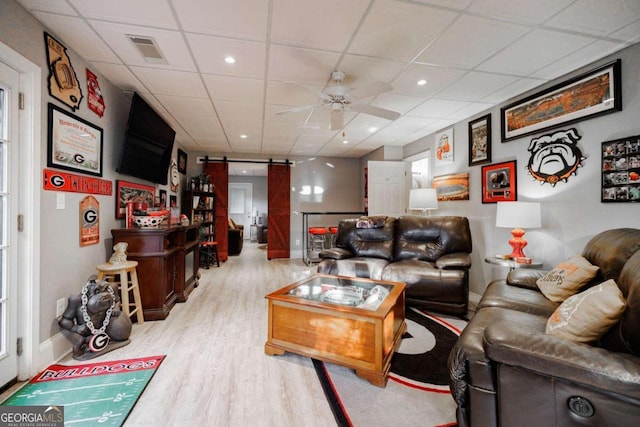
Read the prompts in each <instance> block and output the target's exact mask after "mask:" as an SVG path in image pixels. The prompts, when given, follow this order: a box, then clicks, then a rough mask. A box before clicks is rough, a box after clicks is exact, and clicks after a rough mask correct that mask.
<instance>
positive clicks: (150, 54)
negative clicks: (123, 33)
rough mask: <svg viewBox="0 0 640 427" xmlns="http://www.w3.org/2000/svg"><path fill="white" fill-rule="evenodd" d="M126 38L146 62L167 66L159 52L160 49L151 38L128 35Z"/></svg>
mask: <svg viewBox="0 0 640 427" xmlns="http://www.w3.org/2000/svg"><path fill="white" fill-rule="evenodd" d="M127 37H128V38H129V40H131V43H133V45H134V46H135V47H137V48H138V51H139V52H140V53H141V54H142V57H143V58H144V60H145V61H146V62H150V63H153V64H167V60H166V59H165V57H164V55H162V52H160V49H159V48H158V46H157V44H156V41H155V40H154V39H153V37H148V36H134V35H130V34H127Z"/></svg>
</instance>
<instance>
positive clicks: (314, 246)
mask: <svg viewBox="0 0 640 427" xmlns="http://www.w3.org/2000/svg"><path fill="white" fill-rule="evenodd" d="M326 241H327V227H309V246H308V248H307V255H308V258H309V260H311V259H312V256H311V255H312V254H313V253H314V252H320V251H321V250H323V249H324V248H325V242H326Z"/></svg>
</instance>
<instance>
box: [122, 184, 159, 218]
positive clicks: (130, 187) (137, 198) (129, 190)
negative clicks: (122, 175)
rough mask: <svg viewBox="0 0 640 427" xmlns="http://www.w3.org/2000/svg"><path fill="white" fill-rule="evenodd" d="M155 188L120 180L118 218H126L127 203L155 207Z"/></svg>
mask: <svg viewBox="0 0 640 427" xmlns="http://www.w3.org/2000/svg"><path fill="white" fill-rule="evenodd" d="M155 191H156V190H155V188H154V187H152V186H150V185H143V184H137V183H135V182H127V181H121V180H118V181H117V183H116V218H124V217H125V214H126V210H127V202H135V203H146V204H147V206H148V207H153V205H154V202H155Z"/></svg>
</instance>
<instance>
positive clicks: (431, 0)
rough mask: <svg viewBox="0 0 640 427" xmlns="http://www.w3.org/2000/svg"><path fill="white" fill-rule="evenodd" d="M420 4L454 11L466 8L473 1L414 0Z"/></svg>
mask: <svg viewBox="0 0 640 427" xmlns="http://www.w3.org/2000/svg"><path fill="white" fill-rule="evenodd" d="M413 1H415V2H418V3H424V4H429V5H433V6H443V7H448V8H449V7H451V8H454V9H464V8H466V7H467V6H468V5H469V3H471V0H413Z"/></svg>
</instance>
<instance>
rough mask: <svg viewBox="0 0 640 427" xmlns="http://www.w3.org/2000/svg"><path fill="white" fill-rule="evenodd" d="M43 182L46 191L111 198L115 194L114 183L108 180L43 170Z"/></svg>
mask: <svg viewBox="0 0 640 427" xmlns="http://www.w3.org/2000/svg"><path fill="white" fill-rule="evenodd" d="M42 180H43V181H42V188H43V189H45V190H52V191H68V192H71V193H88V194H98V195H101V196H111V195H112V194H113V182H112V181H109V180H106V179H100V178H92V177H88V176H82V175H76V174H73V173H68V172H60V171H57V170H53V169H43V170H42Z"/></svg>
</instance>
